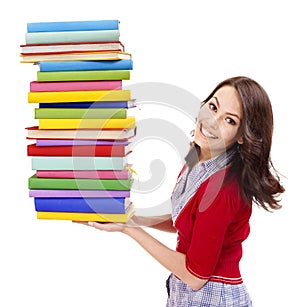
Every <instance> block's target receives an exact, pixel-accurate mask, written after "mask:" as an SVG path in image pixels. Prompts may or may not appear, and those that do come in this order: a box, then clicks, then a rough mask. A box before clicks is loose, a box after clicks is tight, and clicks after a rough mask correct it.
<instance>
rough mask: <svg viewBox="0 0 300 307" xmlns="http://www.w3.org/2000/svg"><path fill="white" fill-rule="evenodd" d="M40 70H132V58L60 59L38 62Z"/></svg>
mask: <svg viewBox="0 0 300 307" xmlns="http://www.w3.org/2000/svg"><path fill="white" fill-rule="evenodd" d="M39 66H40V71H69V70H71V71H72V70H122V69H125V70H132V66H133V62H132V59H127V60H111V61H107V60H106V61H61V62H40V63H39Z"/></svg>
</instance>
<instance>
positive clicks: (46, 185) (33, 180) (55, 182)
mask: <svg viewBox="0 0 300 307" xmlns="http://www.w3.org/2000/svg"><path fill="white" fill-rule="evenodd" d="M132 183H133V179H131V178H130V179H90V178H88V179H86V178H38V177H36V175H35V174H34V175H32V176H31V177H29V179H28V188H29V189H42V190H130V189H131V186H132Z"/></svg>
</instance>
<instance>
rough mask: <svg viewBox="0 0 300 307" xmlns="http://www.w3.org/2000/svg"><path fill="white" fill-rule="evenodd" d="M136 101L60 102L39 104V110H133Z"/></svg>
mask: <svg viewBox="0 0 300 307" xmlns="http://www.w3.org/2000/svg"><path fill="white" fill-rule="evenodd" d="M135 106H136V105H135V100H129V101H103V102H58V103H51V104H50V103H39V108H49V107H51V108H111V109H118V108H133V107H135Z"/></svg>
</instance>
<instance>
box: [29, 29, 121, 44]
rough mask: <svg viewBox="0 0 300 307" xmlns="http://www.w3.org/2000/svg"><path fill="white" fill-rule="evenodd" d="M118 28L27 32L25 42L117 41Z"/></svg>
mask: <svg viewBox="0 0 300 307" xmlns="http://www.w3.org/2000/svg"><path fill="white" fill-rule="evenodd" d="M119 38H120V31H119V30H92V31H59V32H56V31H52V32H27V33H25V44H26V45H27V44H55V43H67V42H114V41H119Z"/></svg>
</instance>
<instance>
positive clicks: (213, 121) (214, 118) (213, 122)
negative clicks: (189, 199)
mask: <svg viewBox="0 0 300 307" xmlns="http://www.w3.org/2000/svg"><path fill="white" fill-rule="evenodd" d="M220 120H221V118H220V116H219V115H218V114H216V115H214V114H210V116H209V117H208V118H207V124H208V126H209V127H210V128H211V129H217V128H218V126H219V122H220Z"/></svg>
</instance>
